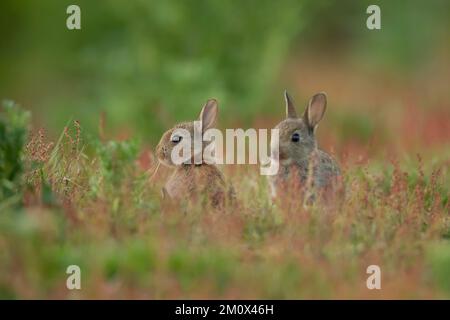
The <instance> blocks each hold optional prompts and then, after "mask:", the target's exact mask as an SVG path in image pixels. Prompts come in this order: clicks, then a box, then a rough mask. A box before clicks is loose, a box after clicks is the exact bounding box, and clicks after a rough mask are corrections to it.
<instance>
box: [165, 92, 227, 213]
mask: <svg viewBox="0 0 450 320" xmlns="http://www.w3.org/2000/svg"><path fill="white" fill-rule="evenodd" d="M217 114H218V105H217V101H216V100H214V99H210V100H208V101H207V102H206V104H205V105H204V106H203V108H202V110H201V112H200V116H199V121H200V122H201V134H202V135H203V133H204V132H205V131H206V130H207V129H209V128H212V127H213V126H214V124H215V122H216V119H217ZM177 129H185V130H187V132H188V133H189V134H190V138H191V149H192V157H191V158H190V159H187V161H185V162H183V163H181V164H175V163H174V162H173V159H172V150H173V149H174V148H175V146H176V145H177V144H179V143H180V142H181V140H182V139H183V137H182V136H180V135H179V134H177V132H179V130H177ZM193 141H194V121H191V122H182V123H179V124H177V125H175V127H173V128H172V129H170V130H169V131H167V132H165V133H164V134H163V136H162V137H161V140H160V142H159V144H158V146H157V147H156V156H157V158H158V160H159V161H160V163H162V164H164V165H166V166H168V167H172V168H175V171H174V172H173V174H172V175H171V177H170V178H169V180H168V181H167V182H166V184H165V187H164V188H163V195H164V196H168V197H170V198H172V199H175V200H181V199H188V200H197V199H200V200H201V199H206V200H207V202H208V203H209V204H210V205H211V206H212V207H215V208H217V207H222V206H223V205H224V202H225V200H226V196H227V192H226V189H227V186H226V183H225V179H224V177H223V175H222V173H221V172H220V171H219V169H218V168H217V167H216V166H215V165H214V164H207V163H205V162H204V159H203V149H204V148H205V146H206V145H205V143H203V145H202V148H201V149H202V150H201V151H202V156H201V157H202V158H201V160H202V162H201V163H199V164H195V163H194V159H193V158H194V142H193Z"/></svg>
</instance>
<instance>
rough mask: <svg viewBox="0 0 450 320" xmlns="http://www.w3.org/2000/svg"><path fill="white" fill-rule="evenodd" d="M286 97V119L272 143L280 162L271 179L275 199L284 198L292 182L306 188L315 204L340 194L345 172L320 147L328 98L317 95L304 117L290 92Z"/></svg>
mask: <svg viewBox="0 0 450 320" xmlns="http://www.w3.org/2000/svg"><path fill="white" fill-rule="evenodd" d="M284 97H285V101H286V119H284V120H283V121H281V122H280V123H279V124H278V125H277V126H276V127H275V129H279V142H278V143H273V141H272V143H271V157H272V159H275V160H276V158H277V156H278V159H279V160H278V161H279V170H278V173H277V174H275V175H273V176H269V182H270V186H271V192H272V198H276V197H278V196H282V195H283V194H284V191H283V188H286V187H288V184H289V183H291V182H292V180H294V182H295V183H296V185H298V186H300V187H302V188H304V191H305V194H304V196H305V197H306V196H307V195H308V194H309V195H308V197H309V198H308V199H307V201H311V200H313V201H314V199H316V198H317V194H318V193H321V194H322V195H325V196H327V195H328V196H329V195H333V193H337V187H338V185H339V182H340V181H341V170H340V168H339V165H338V164H337V162H336V161H335V160H334V159H333V158H332V157H331V156H330V155H329V154H328V153H326V152H325V151H323V150H321V149H319V148H318V146H317V140H316V136H315V131H316V129H317V126H318V124H319V122H320V120H322V118H323V115H324V113H325V110H326V107H327V95H326V94H325V93H324V92H319V93H317V94H315V95H314V96H313V97H312V98H311V99H310V100H309V103H308V105H307V107H306V109H305V111H304V113H303V115H302V116H300V117H299V116H297V112H296V110H295V106H294V103H293V100H292V98H291V97H290V96H289V94H288V93H287V91H285V92H284ZM328 198H329V197H328ZM303 200H305V199H303Z"/></svg>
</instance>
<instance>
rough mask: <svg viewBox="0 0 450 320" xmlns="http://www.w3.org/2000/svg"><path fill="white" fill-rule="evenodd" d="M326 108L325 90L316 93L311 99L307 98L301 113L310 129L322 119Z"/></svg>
mask: <svg viewBox="0 0 450 320" xmlns="http://www.w3.org/2000/svg"><path fill="white" fill-rule="evenodd" d="M326 108H327V95H326V93H325V92H319V93H316V94H315V95H314V96H313V97H312V98H311V100H309V103H308V106H307V107H306V110H305V114H304V115H303V117H304V119H305V120H306V122H307V124H308V126H309V127H310V129H312V130H314V129H315V128H316V126H317V124H318V123H319V121H320V120H322V118H323V115H324V113H325V110H326Z"/></svg>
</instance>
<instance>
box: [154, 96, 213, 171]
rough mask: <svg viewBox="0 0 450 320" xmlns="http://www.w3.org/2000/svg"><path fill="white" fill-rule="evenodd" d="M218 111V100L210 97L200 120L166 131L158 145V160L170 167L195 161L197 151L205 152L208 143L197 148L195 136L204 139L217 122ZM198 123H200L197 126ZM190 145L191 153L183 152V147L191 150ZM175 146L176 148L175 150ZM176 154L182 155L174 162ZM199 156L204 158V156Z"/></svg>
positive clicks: (203, 143) (184, 123)
mask: <svg viewBox="0 0 450 320" xmlns="http://www.w3.org/2000/svg"><path fill="white" fill-rule="evenodd" d="M217 113H218V106H217V101H216V100H214V99H210V100H208V101H207V102H206V104H205V105H204V106H203V108H202V111H201V112H200V116H199V119H198V121H196V122H194V121H191V122H183V123H180V124H177V125H176V126H175V127H173V128H172V129H170V130H169V131H166V132H165V133H164V134H163V136H162V137H161V140H160V141H159V143H158V145H157V146H156V157H157V158H158V160H159V161H160V162H161V163H162V164H164V165H166V166H169V167H173V166H176V165H180V164H181V163H190V164H192V163H194V157H195V155H196V153H200V152H201V153H203V149H204V148H205V147H206V145H207V143H206V142H202V143H201V146H202V148H201V149H202V150H195V149H194V145H195V142H194V138H197V139H202V136H203V133H204V132H205V131H206V130H207V129H210V128H211V127H213V125H214V124H215V122H216V119H217ZM196 124H197V125H198V126H197V127H196ZM189 147H190V153H189V154H186V155H184V154H181V151H182V149H187V150H189ZM175 148H176V150H174V149H175ZM197 149H200V148H197ZM174 156H180V157H179V158H178V159H177V161H175V162H174V158H173V157H174ZM199 158H200V159H201V160H203V157H199ZM180 159H182V162H181V163H180V162H179V161H180Z"/></svg>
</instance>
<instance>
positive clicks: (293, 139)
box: [291, 132, 300, 142]
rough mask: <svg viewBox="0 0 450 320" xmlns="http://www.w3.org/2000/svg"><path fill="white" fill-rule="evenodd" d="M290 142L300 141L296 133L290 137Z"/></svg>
mask: <svg viewBox="0 0 450 320" xmlns="http://www.w3.org/2000/svg"><path fill="white" fill-rule="evenodd" d="M291 140H292V142H299V141H300V135H299V134H298V133H297V132H296V133H294V134H293V135H292V137H291Z"/></svg>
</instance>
